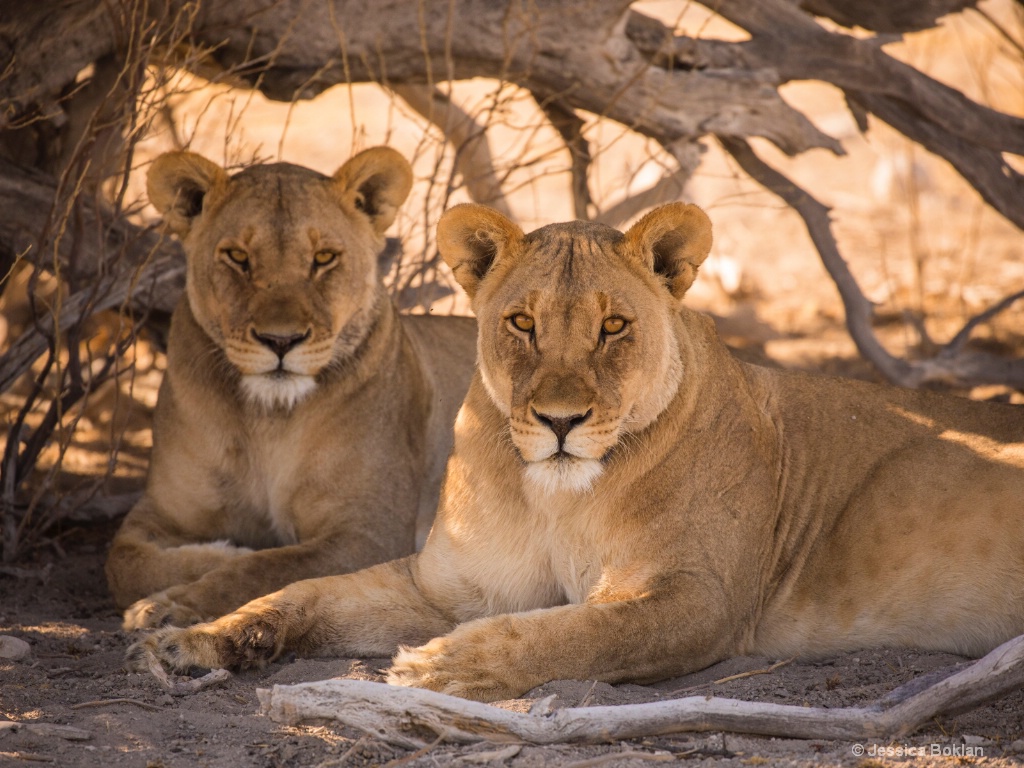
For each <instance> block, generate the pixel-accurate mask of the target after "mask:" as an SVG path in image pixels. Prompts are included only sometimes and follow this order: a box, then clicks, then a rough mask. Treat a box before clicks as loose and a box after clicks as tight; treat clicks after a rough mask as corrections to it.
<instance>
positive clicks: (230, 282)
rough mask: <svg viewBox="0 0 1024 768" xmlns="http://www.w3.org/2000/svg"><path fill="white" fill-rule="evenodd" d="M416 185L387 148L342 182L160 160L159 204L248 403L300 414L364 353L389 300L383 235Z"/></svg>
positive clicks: (193, 158) (362, 158)
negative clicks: (323, 382)
mask: <svg viewBox="0 0 1024 768" xmlns="http://www.w3.org/2000/svg"><path fill="white" fill-rule="evenodd" d="M410 183H411V171H410V169H409V166H408V163H407V162H406V161H405V160H404V159H403V158H402V157H401V156H400V155H398V153H396V152H394V151H392V150H388V149H384V148H378V149H374V150H367V151H366V152H363V153H361V154H359V155H357V156H356V157H354V158H352V160H350V161H349V162H348V163H346V164H345V165H344V166H343V167H342V168H341V169H340V170H339V171H338V172H337V173H336V174H335V175H334V176H333V177H327V176H323V175H321V174H318V173H316V172H315V171H311V170H308V169H305V168H300V167H298V166H294V165H289V164H285V163H281V164H276V165H267V166H255V167H252V168H249V169H247V170H245V171H243V172H241V173H239V174H237V175H235V176H230V177H229V176H228V175H227V173H226V172H225V171H224V170H223V169H221V168H220V167H218V166H216V165H214V164H213V163H210V162H209V161H207V160H205V159H204V158H202V157H200V156H198V155H194V154H191V153H170V154H168V155H163V156H161V157H160V158H158V159H157V161H156V162H155V163H154V165H153V168H152V169H151V171H150V176H149V192H150V199H151V200H152V201H153V202H154V204H155V205H156V206H157V207H158V208H159V209H160V210H161V211H163V213H164V215H165V218H166V220H167V222H168V224H169V225H170V227H171V228H172V230H174V231H176V232H177V233H178V234H179V236H180V237H181V238H182V240H183V243H184V246H185V251H186V254H187V256H188V271H187V281H186V290H187V296H188V301H189V305H190V307H191V309H192V313H193V315H194V316H195V318H196V321H197V322H198V323H199V325H200V326H201V327H202V328H203V330H204V331H205V332H206V333H207V334H208V335H209V336H210V338H211V339H213V341H214V342H215V343H216V344H217V345H218V346H219V347H220V348H221V349H222V350H223V352H224V355H225V357H226V358H227V360H228V362H229V363H230V364H231V365H232V366H233V367H234V368H235V369H236V370H237V372H238V373H239V374H240V382H241V389H242V392H243V393H244V395H245V396H246V397H248V398H249V399H250V400H252V401H254V402H257V403H259V404H261V405H263V406H265V407H267V408H274V407H284V408H290V407H292V406H294V405H295V404H296V403H297V402H299V401H300V400H302V399H303V398H304V397H306V396H307V395H309V394H310V393H311V392H312V391H313V390H315V389H316V386H317V382H318V379H319V378H321V377H322V376H323V375H324V373H325V372H326V371H327V370H329V369H330V367H331V366H332V365H335V364H340V363H342V362H343V361H344V360H345V359H346V358H347V357H349V356H350V355H351V354H352V353H353V352H354V351H355V349H356V348H357V347H358V346H359V344H360V342H361V341H362V340H363V339H364V338H365V336H366V334H367V333H368V332H369V330H370V327H371V325H372V322H373V318H374V317H375V315H376V312H375V310H376V302H377V301H380V300H382V299H381V292H380V289H379V283H378V277H377V267H376V264H377V254H378V253H379V251H380V249H381V247H382V246H383V233H384V230H385V229H386V228H387V226H388V225H389V224H390V223H391V221H392V220H393V219H394V215H395V212H396V209H397V206H398V205H399V204H401V202H402V201H403V200H404V199H405V196H406V195H407V194H408V191H409V186H410Z"/></svg>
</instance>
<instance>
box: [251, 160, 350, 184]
mask: <svg viewBox="0 0 1024 768" xmlns="http://www.w3.org/2000/svg"><path fill="white" fill-rule="evenodd" d="M287 177H293V178H297V180H298V181H299V182H300V183H302V182H308V181H310V180H312V179H317V180H320V181H329V180H330V177H328V176H325V175H324V174H322V173H320V172H319V171H314V170H313V169H312V168H303V167H302V166H301V165H292V164H291V163H267V164H266V165H251V166H249V167H248V168H245V169H243V170H241V171H239V172H238V173H236V174H234V175H233V176H232V177H231V181H232V182H239V183H242V184H265V183H267V182H268V181H270V180H272V179H275V178H287Z"/></svg>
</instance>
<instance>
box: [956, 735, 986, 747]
mask: <svg viewBox="0 0 1024 768" xmlns="http://www.w3.org/2000/svg"><path fill="white" fill-rule="evenodd" d="M961 739H962V741H963V743H964V744H966V745H967V746H968V747H981V746H984V745H986V744H988V743H989V741H988V739H983V738H981V736H971V735H970V734H966V733H965V734H964V735H963V736H962V737H961Z"/></svg>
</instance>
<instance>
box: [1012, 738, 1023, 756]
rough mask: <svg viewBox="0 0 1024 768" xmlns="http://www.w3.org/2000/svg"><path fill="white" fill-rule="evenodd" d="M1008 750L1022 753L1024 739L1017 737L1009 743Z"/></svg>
mask: <svg viewBox="0 0 1024 768" xmlns="http://www.w3.org/2000/svg"><path fill="white" fill-rule="evenodd" d="M1010 751H1011V752H1016V753H1017V754H1024V739H1017V740H1016V741H1014V742H1012V743H1011V744H1010Z"/></svg>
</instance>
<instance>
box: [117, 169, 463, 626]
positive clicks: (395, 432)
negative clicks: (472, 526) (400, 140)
mask: <svg viewBox="0 0 1024 768" xmlns="http://www.w3.org/2000/svg"><path fill="white" fill-rule="evenodd" d="M196 157H197V156H195V155H189V154H186V153H181V154H177V155H170V156H165V158H166V159H164V161H163V164H162V165H157V166H156V169H155V171H154V174H155V175H156V177H155V179H154V175H153V174H151V189H152V196H153V197H155V198H156V201H157V202H158V204H160V203H162V204H163V208H164V210H165V213H166V215H167V216H168V218H169V219H170V220H171V223H172V226H174V225H175V223H176V224H177V231H178V232H179V233H180V234H182V235H183V240H184V244H185V248H186V252H187V255H188V257H189V272H188V290H187V297H186V298H185V299H183V300H182V302H181V303H180V304H179V306H178V308H177V310H176V311H175V314H174V317H173V319H172V323H171V333H170V338H169V343H168V370H167V373H166V375H165V378H164V381H163V384H162V386H161V390H160V396H159V399H158V405H157V409H156V414H155V421H154V447H153V455H152V460H151V465H150V472H149V479H148V484H147V490H146V494H145V496H144V497H143V499H142V500H141V501H140V502H139V503H138V505H136V507H135V508H134V509H133V510H132V511H131V512H130V513H129V515H128V517H127V518H126V520H125V522H124V524H123V526H122V528H121V530H120V531H119V532H118V534H117V536H116V538H115V540H114V544H113V547H112V549H111V553H110V557H109V560H108V564H107V573H108V579H109V582H110V586H111V589H112V591H113V593H114V597H115V600H116V601H117V603H118V605H119V606H121V607H128V611H127V613H126V617H125V619H126V622H125V623H126V626H127V627H129V628H134V627H139V626H147V625H152V624H154V623H156V622H159V621H162V620H165V619H170V620H172V621H174V622H176V623H183V622H184V623H187V622H191V621H196V620H201V619H210V618H214V617H216V616H219V615H221V614H223V613H225V612H227V611H230V610H231V609H233V608H237V607H238V606H239V605H241V604H243V603H245V602H247V601H248V600H251V599H253V598H254V597H258V596H260V595H262V594H265V593H267V592H271V591H273V590H275V589H278V588H280V587H282V586H284V585H285V584H288V583H289V582H292V581H296V580H299V579H303V578H309V577H312V576H322V575H327V574H332V573H342V572H347V571H352V570H358V569H360V568H363V567H366V566H369V565H372V564H374V563H379V562H383V561H386V560H391V559H393V558H396V557H400V556H402V555H406V554H409V553H410V552H412V551H414V548H415V534H416V523H417V518H418V517H419V519H420V520H423V521H426V522H427V524H429V519H430V518H431V516H432V514H433V510H434V507H435V506H436V500H437V493H438V487H439V485H440V478H441V475H442V472H443V467H444V461H445V458H446V457H447V454H448V452H449V450H450V447H451V440H452V437H451V424H452V422H453V421H454V417H455V413H456V411H457V409H458V405H459V403H460V402H461V399H462V396H463V394H464V392H465V389H466V386H467V385H468V381H469V376H470V373H471V371H472V366H473V360H474V357H475V324H474V323H473V321H472V320H469V319H465V318H432V317H410V316H400V315H399V314H398V312H397V311H396V310H395V308H394V306H393V305H392V303H391V302H390V300H389V298H388V297H387V295H386V292H385V289H384V288H383V286H382V285H381V284H380V282H379V280H378V279H377V274H376V258H377V253H378V252H379V250H380V248H381V246H382V245H383V238H382V235H383V230H384V228H386V226H387V224H389V223H390V221H391V218H392V217H393V213H391V214H378V215H377V217H376V219H374V217H373V216H371V215H368V214H367V213H365V212H364V210H370V211H371V212H373V211H378V210H384V209H385V208H386V203H387V202H388V201H387V200H386V199H376V200H375V199H373V197H372V196H373V195H376V196H377V197H378V198H380V197H381V196H382V195H385V194H386V192H387V190H388V189H389V187H388V184H387V178H386V177H387V175H388V174H397V175H398V176H399V177H401V176H402V172H403V170H404V172H405V173H408V166H407V164H405V161H404V160H402V159H401V158H400V157H399V156H398V155H397V153H394V152H391V151H390V150H369V151H368V153H363V154H362V155H359V156H357V157H356V158H355V159H354V160H353V161H352V163H355V164H356V165H355V169H354V171H355V172H354V173H353V172H352V171H353V168H352V167H351V164H352V163H350V164H349V165H347V166H345V168H348V172H346V173H347V175H346V173H343V171H345V168H343V169H342V171H339V174H338V175H337V176H336V177H335V178H334V179H328V178H327V177H323V176H320V175H319V174H315V173H314V172H312V171H306V170H305V169H300V168H297V167H295V166H269V167H263V168H253V169H250V170H249V171H246V172H245V173H244V174H241V175H239V176H236V177H232V178H230V179H229V178H227V177H226V174H223V172H222V171H220V170H219V169H217V168H216V166H213V165H212V164H208V165H200V171H202V172H205V173H206V174H208V175H209V176H211V177H212V178H209V179H207V178H205V177H200V178H199V180H198V181H197V180H196V176H197V175H199V174H197V172H196V170H195V169H194V168H193V167H192V166H191V165H189V164H195V163H206V161H203V160H202V158H199V159H198V160H197V159H196ZM159 162H160V161H158V163H159ZM183 163H184V164H185V165H184V168H183ZM396 169H397V170H396ZM175 174H177V175H175ZM222 174H223V175H222ZM168 176H170V177H171V179H170V181H169V182H167V185H168V186H170V187H172V188H173V190H174V196H173V197H170V199H169V200H168V199H166V196H165V198H163V199H162V198H161V194H160V189H159V184H160V183H161V180H164V179H166V178H167V177H168ZM179 177H181V178H179ZM203 183H205V184H206V187H205V188H204V189H203V195H204V198H203V201H202V204H201V206H199V210H191V211H190V210H188V209H183V208H181V207H180V205H179V203H180V201H181V199H182V198H183V197H184V198H187V195H188V194H189V192H190V191H191V190H192V187H190V186H189V185H190V184H192V185H197V184H203ZM397 184H398V187H399V191H398V192H394V191H393V192H392V195H393V197H394V198H404V196H405V192H407V191H408V187H407V185H405V188H404V191H402V190H401V187H402V186H403V180H402V178H400V179H399V181H398V182H397ZM392 186H394V185H392ZM154 187H156V188H154ZM352 192H355V193H356V194H358V195H360V198H359V199H360V200H364V202H363V206H364V208H360V207H359V206H354V205H351V204H349V201H350V199H351V194H350V193H352ZM367 194H369V195H370V197H366V195H367ZM186 202H187V200H186ZM391 202H392V203H393V202H394V200H392V201H391ZM397 202H401V200H400V199H398V200H397ZM371 206H375V207H371ZM188 213H191V216H186V215H185V214H188ZM175 217H179V218H178V219H177V221H176V219H175ZM327 249H329V250H327ZM324 253H326V254H327V256H323V255H319V258H320V259H321V260H325V259H326V258H327V257H328V256H329V257H331V261H330V262H329V263H328V264H326V265H319V264H318V263H317V262H316V261H315V258H317V257H316V256H314V254H324ZM225 254H226V255H225ZM239 254H244V261H245V263H244V264H242V263H240V262H238V261H237V260H238V259H241V258H242V256H240V255H239ZM268 339H269V341H267V340H268ZM281 339H284V340H285V341H284V342H281V341H280V340H281ZM274 345H278V346H277V348H274ZM279 352H280V354H279ZM129 606H130V607H129Z"/></svg>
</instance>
